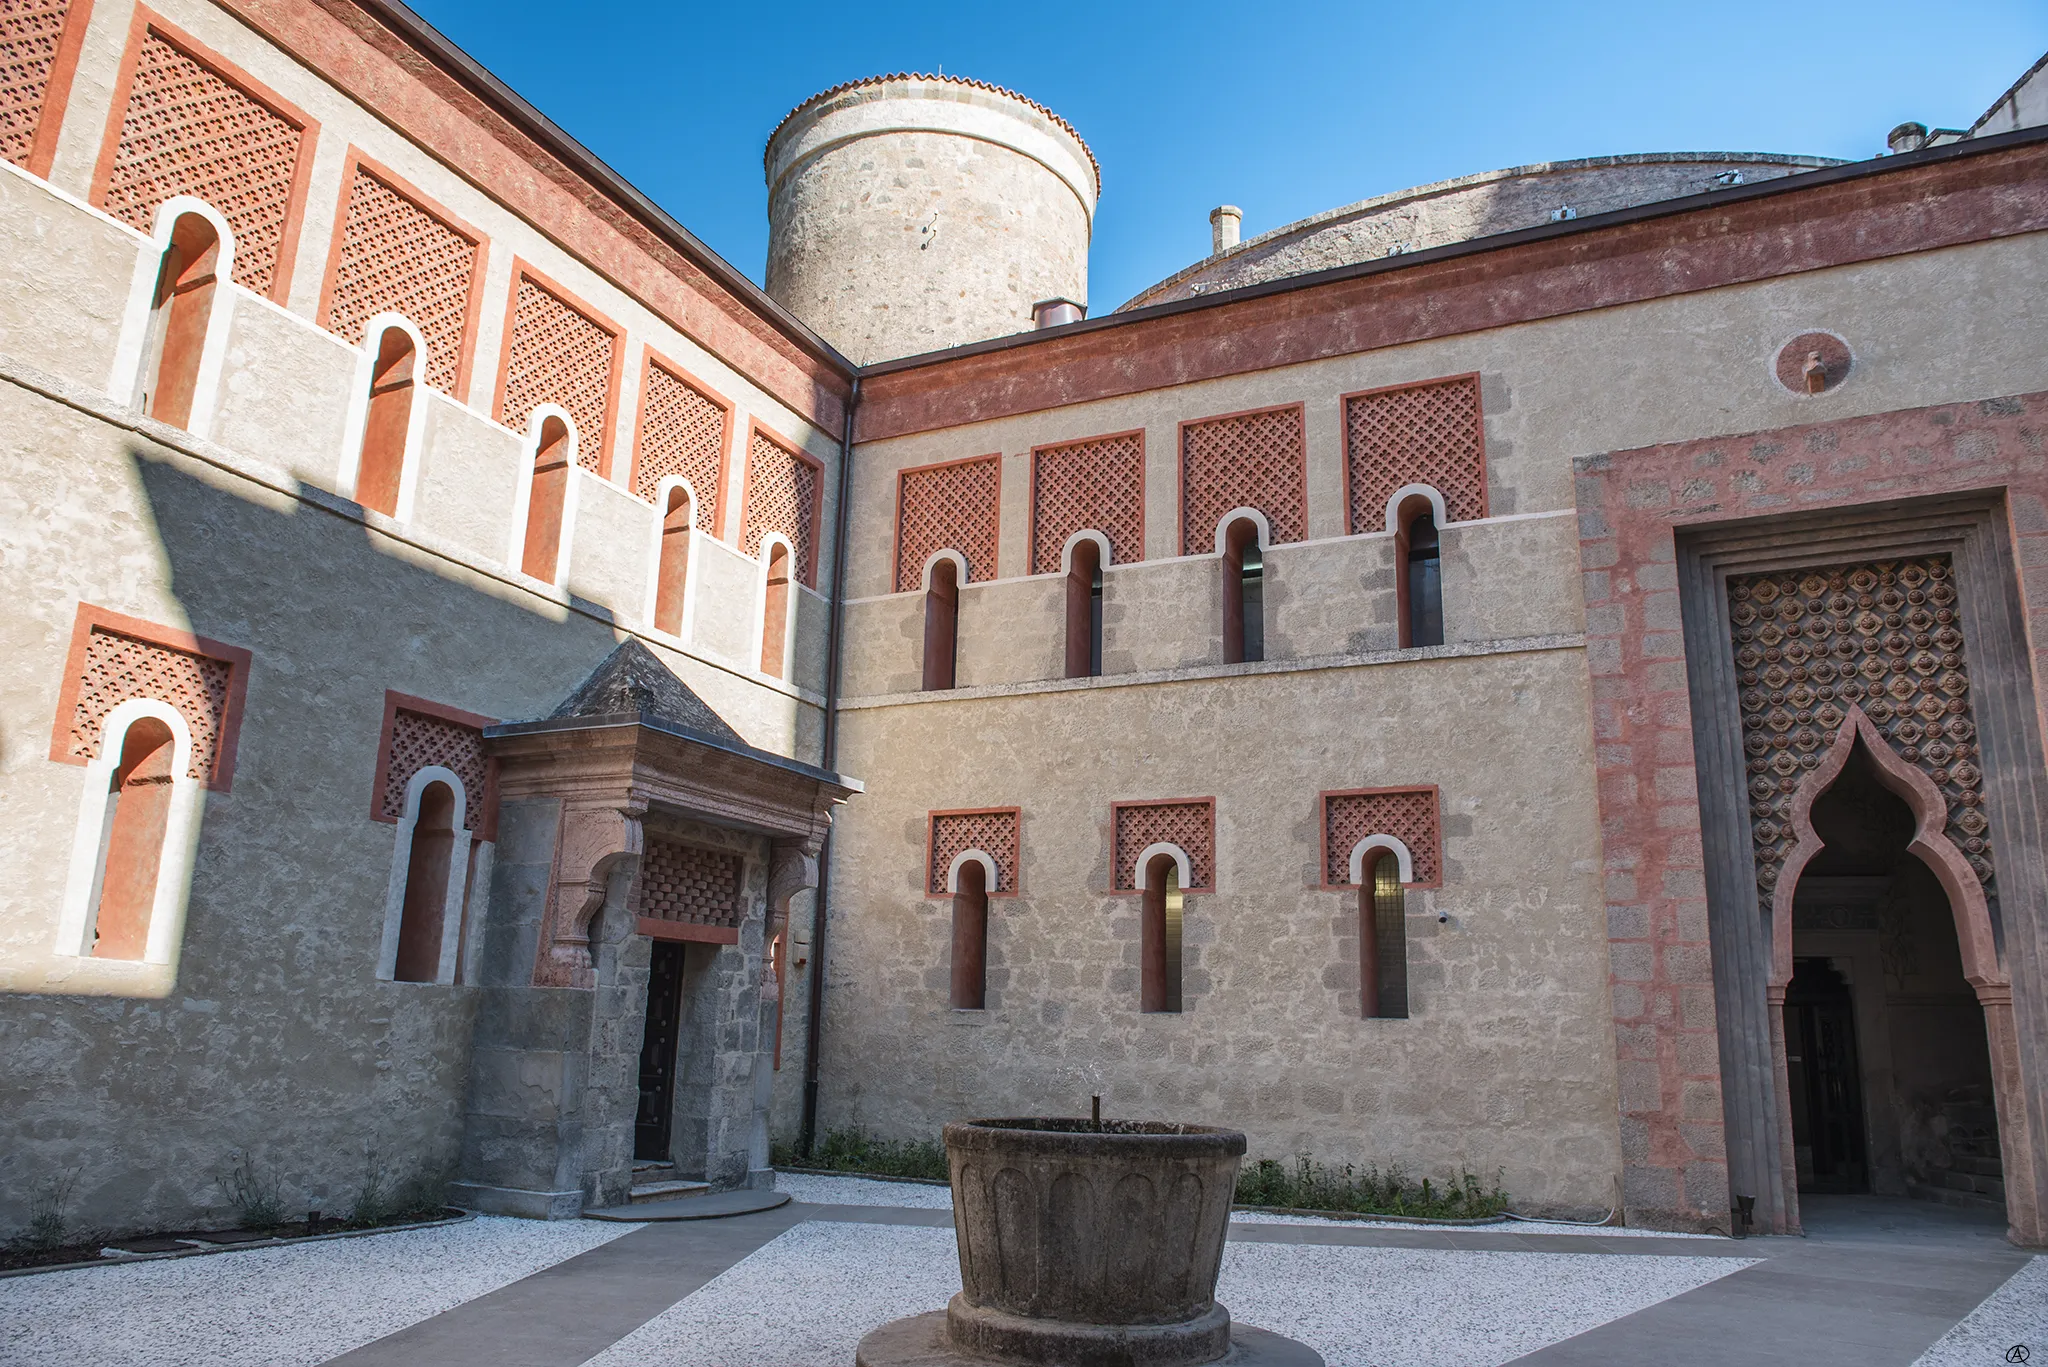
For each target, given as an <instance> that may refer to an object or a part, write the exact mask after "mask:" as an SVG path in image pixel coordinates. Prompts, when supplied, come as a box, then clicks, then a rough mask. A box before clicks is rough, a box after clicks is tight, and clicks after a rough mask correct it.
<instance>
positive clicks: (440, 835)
mask: <svg viewBox="0 0 2048 1367" xmlns="http://www.w3.org/2000/svg"><path fill="white" fill-rule="evenodd" d="M454 849H455V792H454V790H453V789H451V788H450V787H449V786H448V785H447V784H445V783H429V784H428V785H427V786H426V787H424V788H422V789H421V790H420V806H419V816H418V817H417V818H416V819H415V820H414V822H413V827H412V854H411V855H410V857H409V858H408V859H407V861H406V866H405V902H404V904H403V905H404V909H403V910H402V911H401V912H400V913H399V920H398V959H397V962H396V964H395V965H394V966H393V968H392V972H391V976H392V978H393V979H395V980H396V981H398V982H402V983H430V982H436V981H438V980H439V979H440V976H441V938H442V933H443V931H444V929H445V921H446V919H447V911H448V871H449V861H450V859H451V857H452V856H453V853H454Z"/></svg>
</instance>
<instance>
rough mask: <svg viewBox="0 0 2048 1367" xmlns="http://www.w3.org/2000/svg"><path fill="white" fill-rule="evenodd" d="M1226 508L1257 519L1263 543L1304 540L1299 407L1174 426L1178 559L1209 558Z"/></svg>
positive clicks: (1304, 462) (1304, 456)
mask: <svg viewBox="0 0 2048 1367" xmlns="http://www.w3.org/2000/svg"><path fill="white" fill-rule="evenodd" d="M1233 508H1256V509H1258V510H1259V511H1260V512H1261V513H1264V514H1265V515H1266V524H1267V526H1268V527H1269V528H1270V529H1271V531H1272V539H1271V543H1270V544H1273V545H1279V544H1280V543H1282V542H1286V541H1300V540H1303V539H1305V538H1306V537H1307V536H1308V439H1307V435H1306V428H1305V426H1304V419H1303V414H1302V406H1301V405H1300V404H1298V403H1294V404H1283V405H1281V406H1280V407H1277V408H1257V409H1253V410H1251V411H1249V412H1245V413H1224V414H1220V415H1218V416H1216V417H1213V418H1200V419H1197V420H1195V421H1192V422H1184V423H1182V424H1181V425H1180V553H1181V554H1182V555H1202V554H1206V553H1209V552H1212V551H1214V550H1215V548H1216V524H1217V523H1219V522H1221V521H1222V520H1223V515H1224V514H1225V513H1227V512H1229V511H1230V510H1231V509H1233Z"/></svg>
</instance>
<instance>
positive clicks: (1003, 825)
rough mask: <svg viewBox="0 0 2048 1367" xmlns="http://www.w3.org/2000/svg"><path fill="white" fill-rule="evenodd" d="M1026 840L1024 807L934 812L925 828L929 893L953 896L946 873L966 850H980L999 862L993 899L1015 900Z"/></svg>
mask: <svg viewBox="0 0 2048 1367" xmlns="http://www.w3.org/2000/svg"><path fill="white" fill-rule="evenodd" d="M1022 839H1023V808H1021V807H963V808H960V809H958V810H955V811H945V812H931V813H929V814H927V816H926V826H925V891H926V893H928V894H929V895H930V896H932V897H935V898H936V897H946V896H950V895H951V894H949V893H948V892H947V891H946V871H947V870H948V869H950V868H952V867H953V861H954V860H955V859H957V858H959V856H960V855H961V853H962V852H963V851H966V850H980V851H981V852H982V853H984V854H986V855H988V856H989V857H990V858H991V859H993V860H995V864H996V877H995V882H994V884H993V885H992V886H990V887H989V889H988V895H989V896H991V897H1015V896H1016V895H1017V883H1018V878H1019V867H1020V865H1019V861H1020V858H1021V849H1022Z"/></svg>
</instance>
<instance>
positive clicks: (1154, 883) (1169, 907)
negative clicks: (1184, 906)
mask: <svg viewBox="0 0 2048 1367" xmlns="http://www.w3.org/2000/svg"><path fill="white" fill-rule="evenodd" d="M1180 914H1181V891H1180V864H1179V862H1178V861H1176V860H1175V859H1174V857H1173V856H1172V855H1170V854H1158V855H1154V856H1153V857H1152V862H1151V863H1149V864H1147V865H1146V866H1145V901H1144V908H1143V912H1142V917H1143V921H1142V925H1141V927H1140V934H1139V939H1140V945H1139V1006H1140V1009H1142V1010H1145V1011H1178V1010H1180V928H1181V927H1180Z"/></svg>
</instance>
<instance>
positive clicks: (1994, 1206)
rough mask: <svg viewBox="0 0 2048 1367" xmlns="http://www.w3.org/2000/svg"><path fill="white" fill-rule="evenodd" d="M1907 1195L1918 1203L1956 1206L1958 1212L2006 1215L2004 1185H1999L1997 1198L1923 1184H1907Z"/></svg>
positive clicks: (1979, 1193) (1985, 1194)
mask: <svg viewBox="0 0 2048 1367" xmlns="http://www.w3.org/2000/svg"><path fill="white" fill-rule="evenodd" d="M1906 1194H1907V1195H1908V1196H1910V1197H1912V1198H1913V1199H1914V1200H1916V1201H1933V1202H1935V1203H1936V1204H1938V1205H1944V1206H1954V1207H1956V1208H1957V1209H1958V1210H1985V1211H1992V1212H1994V1213H1996V1214H1999V1215H2003V1214H2005V1191H2004V1185H2003V1184H2002V1183H2001V1184H1999V1193H1998V1195H1997V1196H1995V1197H1994V1196H1991V1195H1989V1194H1987V1193H1981V1192H1974V1191H1956V1190H1953V1189H1951V1188H1949V1187H1930V1186H1927V1185H1926V1184H1924V1183H1921V1182H1908V1183H1906Z"/></svg>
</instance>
